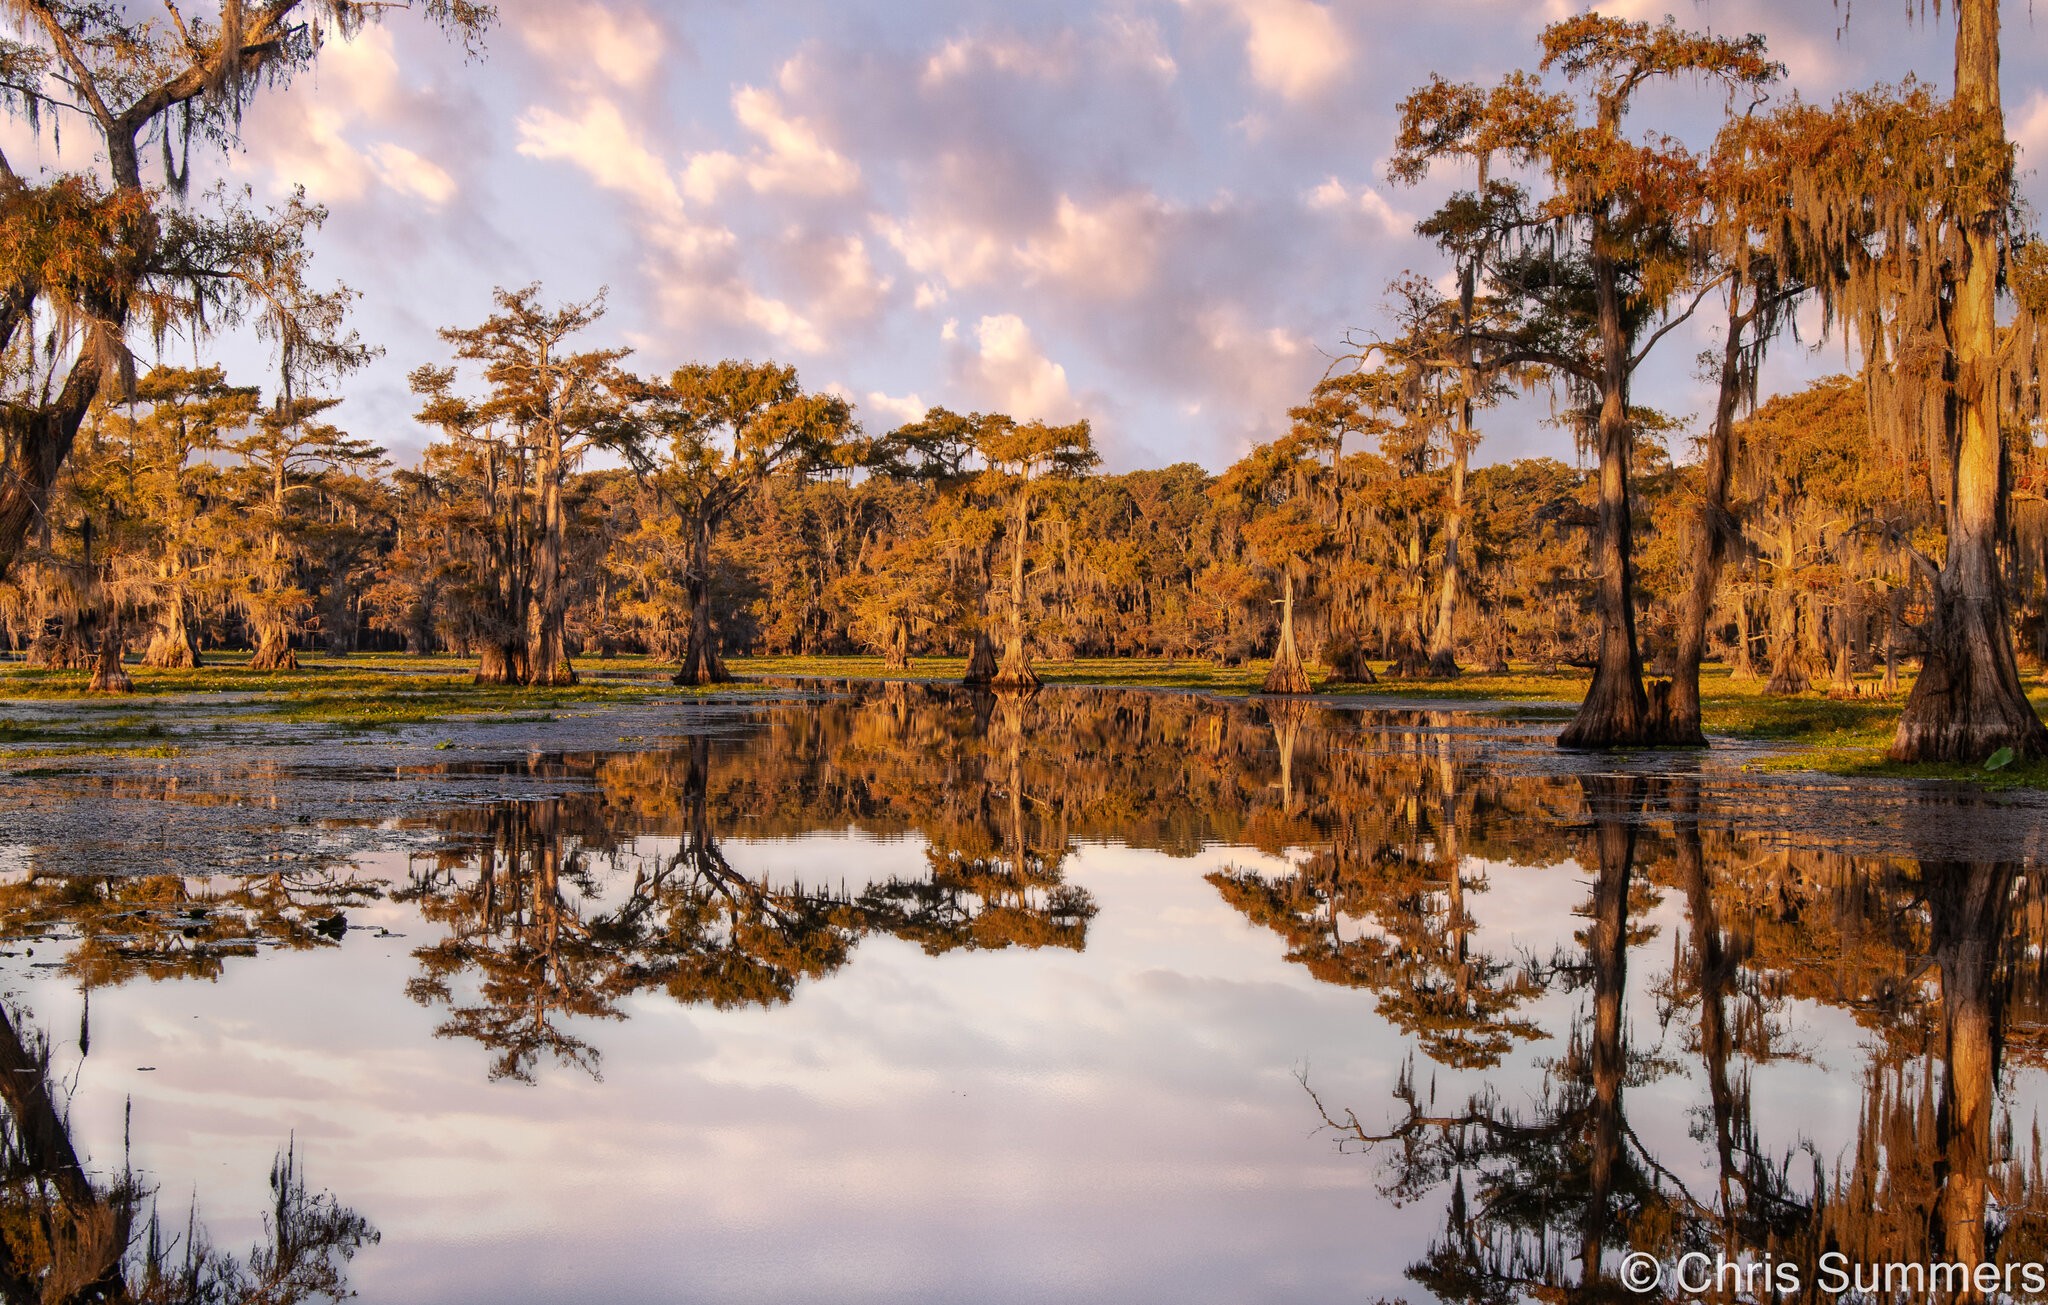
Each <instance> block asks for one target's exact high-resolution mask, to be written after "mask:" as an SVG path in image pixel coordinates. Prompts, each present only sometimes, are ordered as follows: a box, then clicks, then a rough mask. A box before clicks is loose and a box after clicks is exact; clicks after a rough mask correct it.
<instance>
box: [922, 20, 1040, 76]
mask: <svg viewBox="0 0 2048 1305" xmlns="http://www.w3.org/2000/svg"><path fill="white" fill-rule="evenodd" d="M1074 47H1075V38H1074V33H1073V30H1072V29H1071V28H1069V29H1066V30H1064V31H1062V32H1060V33H1059V35H1058V36H1057V37H1056V38H1054V39H1053V40H1051V41H1043V42H1034V41H1030V40H1027V39H1025V38H1024V37H1021V36H1017V35H1014V34H1007V33H1005V34H997V35H988V36H980V35H964V36H956V37H953V38H952V39H950V40H948V41H947V42H946V43H945V44H944V45H942V46H940V47H939V48H938V50H937V51H936V52H934V53H933V54H932V56H931V58H929V59H927V60H926V61H925V65H924V75H923V77H922V79H921V80H922V81H923V83H924V85H926V86H928V87H931V86H939V85H942V84H943V83H945V82H949V81H952V80H954V79H956V78H965V77H970V76H976V75H980V74H985V73H988V72H1002V73H1009V74H1011V75H1013V76H1017V77H1035V78H1040V79H1043V80H1046V81H1059V80H1064V79H1065V78H1068V77H1071V76H1073V75H1074V70H1075V68H1076V66H1077V65H1078V55H1077V52H1076V50H1075V48H1074Z"/></svg>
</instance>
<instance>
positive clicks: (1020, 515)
mask: <svg viewBox="0 0 2048 1305" xmlns="http://www.w3.org/2000/svg"><path fill="white" fill-rule="evenodd" d="M1029 495H1030V489H1029V487H1028V486H1027V487H1026V488H1025V489H1022V490H1020V491H1018V494H1017V500H1016V507H1015V509H1014V512H1013V515H1012V519H1011V523H1010V529H1011V535H1012V542H1011V546H1010V630H1009V637H1008V639H1007V640H1006V641H1005V642H1004V644H1003V662H1002V665H1001V666H998V667H997V668H996V673H995V678H994V679H992V680H990V681H989V682H990V683H991V684H993V685H994V686H995V687H996V688H998V689H1035V688H1037V687H1038V686H1039V684H1040V683H1041V681H1040V680H1039V678H1038V672H1036V671H1034V670H1032V669H1031V649H1030V648H1029V647H1027V646H1026V644H1025V642H1024V546H1025V535H1026V532H1028V531H1029V530H1030V528H1031V502H1030V497H1029Z"/></svg>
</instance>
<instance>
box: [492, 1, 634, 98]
mask: <svg viewBox="0 0 2048 1305" xmlns="http://www.w3.org/2000/svg"><path fill="white" fill-rule="evenodd" d="M517 26H518V29H519V35H520V37H521V38H522V39H524V40H525V42H526V45H527V47H528V48H529V49H531V50H532V51H533V52H534V53H535V54H536V55H539V56H540V57H541V58H542V59H543V60H544V61H545V62H546V63H547V65H548V66H549V67H550V68H553V69H557V70H561V71H563V72H565V73H566V74H567V75H566V77H565V80H566V81H568V82H570V83H571V84H573V85H579V86H583V87H585V88H588V89H595V88H596V87H597V86H600V85H602V86H613V87H622V88H625V89H627V90H640V89H643V88H644V87H646V85H647V84H648V82H649V81H650V80H651V79H652V78H653V76H654V74H655V72H656V70H658V69H659V68H660V67H661V62H662V56H663V55H664V54H665V53H666V52H667V47H668V42H667V38H666V37H665V35H664V34H663V32H662V27H661V24H660V23H659V22H657V21H655V19H654V17H653V15H651V14H649V13H648V12H647V11H646V10H645V9H642V8H640V7H639V6H637V5H626V6H614V5H609V4H598V3H593V2H592V0H567V2H565V0H547V3H545V4H541V5H536V6H531V7H529V8H527V9H526V10H525V11H524V12H523V13H522V14H521V15H520V16H519V19H518V21H517Z"/></svg>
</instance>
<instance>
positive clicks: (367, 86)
mask: <svg viewBox="0 0 2048 1305" xmlns="http://www.w3.org/2000/svg"><path fill="white" fill-rule="evenodd" d="M265 109H266V112H265V113H264V114H263V115H262V116H261V117H260V118H257V119H255V120H254V121H253V122H252V125H251V128H250V133H251V137H252V139H253V140H254V141H255V142H256V143H257V144H258V145H259V146H260V149H258V150H257V151H255V153H257V154H259V155H260V156H266V157H269V158H272V159H275V160H277V161H276V162H275V163H272V164H271V165H270V166H269V168H268V171H269V172H270V174H271V181H272V188H273V189H274V190H275V191H277V192H278V193H280V194H281V193H284V192H287V191H289V190H290V189H291V188H292V187H293V186H297V185H303V186H305V187H306V189H307V191H308V192H309V193H310V194H312V195H313V197H314V198H316V199H319V200H321V201H323V202H327V203H335V204H354V203H359V202H362V201H364V200H366V199H368V198H369V197H370V195H371V193H372V191H373V190H375V189H376V188H377V187H379V186H382V187H385V188H387V189H389V190H391V191H393V192H394V193H396V194H398V195H401V196H404V197H406V198H408V199H413V200H418V201H422V202H424V203H425V204H427V205H428V206H429V207H432V208H441V207H445V206H446V205H447V204H449V203H450V202H451V201H453V200H454V199H455V197H456V195H457V193H458V192H459V190H460V189H461V188H460V186H459V184H458V183H457V181H456V179H455V177H454V175H453V174H451V173H450V172H449V171H448V169H447V168H445V167H443V166H441V165H440V164H439V163H436V162H434V161H433V160H431V159H429V158H427V157H425V156H424V155H422V154H420V153H419V152H418V151H416V150H414V149H411V148H408V147H407V146H404V145H400V144H398V143H397V142H395V141H392V140H388V139H367V140H366V139H365V138H366V137H368V136H370V135H371V134H372V133H373V132H374V131H375V130H376V129H378V128H387V129H388V128H398V127H403V128H407V129H408V132H407V134H408V137H409V138H415V139H416V134H415V131H414V130H413V129H416V128H417V127H419V126H420V125H421V124H420V122H419V120H418V115H417V113H416V111H415V109H416V104H415V102H413V101H412V99H411V98H410V97H408V94H407V92H406V88H405V84H404V81H403V78H402V77H401V75H400V69H399V64H398V58H397V55H396V53H395V51H394V48H393V45H392V38H391V33H390V32H389V31H387V30H386V29H385V28H383V27H371V28H366V29H365V30H363V31H361V32H359V33H357V34H356V35H355V36H354V37H353V38H351V39H349V40H345V41H344V40H338V39H334V40H330V41H329V42H328V43H327V45H326V46H325V47H324V48H323V50H322V52H321V55H320V60H319V63H318V64H317V65H316V75H315V76H314V78H313V79H312V85H311V86H310V87H309V89H308V93H305V94H300V95H293V96H287V97H280V99H279V100H278V101H277V102H275V103H273V104H268V105H266V106H265ZM248 157H249V156H246V155H240V154H238V155H234V156H231V158H230V160H229V167H230V168H231V169H232V170H234V171H240V172H248V171H254V170H255V169H254V167H253V165H251V164H250V163H249V162H248V161H247V159H248Z"/></svg>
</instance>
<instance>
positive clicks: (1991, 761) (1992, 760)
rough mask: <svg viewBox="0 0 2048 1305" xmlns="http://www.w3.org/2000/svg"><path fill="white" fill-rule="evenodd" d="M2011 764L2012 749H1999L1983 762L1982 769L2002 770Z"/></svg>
mask: <svg viewBox="0 0 2048 1305" xmlns="http://www.w3.org/2000/svg"><path fill="white" fill-rule="evenodd" d="M2011 764H2012V749H2011V748H2000V749H1999V750H1998V751H1996V752H1994V753H1992V754H1991V756H1990V757H1989V758H1988V759H1986V761H1985V762H1984V769H1986V770H2004V769H2005V768H2006V767H2007V766H2010V765H2011Z"/></svg>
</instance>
